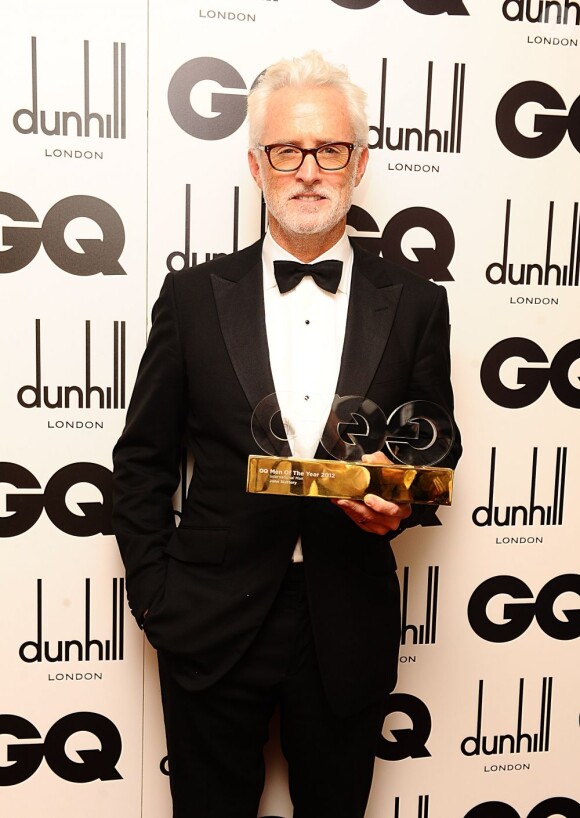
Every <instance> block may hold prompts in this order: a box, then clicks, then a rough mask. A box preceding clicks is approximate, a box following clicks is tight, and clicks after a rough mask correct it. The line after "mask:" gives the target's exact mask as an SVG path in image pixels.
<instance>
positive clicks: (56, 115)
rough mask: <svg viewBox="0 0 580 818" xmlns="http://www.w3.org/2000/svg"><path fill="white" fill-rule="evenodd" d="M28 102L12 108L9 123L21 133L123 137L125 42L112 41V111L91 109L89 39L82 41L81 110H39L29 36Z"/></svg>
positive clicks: (35, 62)
mask: <svg viewBox="0 0 580 818" xmlns="http://www.w3.org/2000/svg"><path fill="white" fill-rule="evenodd" d="M31 52H32V53H31V59H32V103H31V107H30V108H20V110H18V111H16V113H15V114H14V117H13V119H12V122H13V124H14V127H15V128H16V130H17V131H18V132H19V133H21V134H31V133H33V134H37V133H39V132H41V133H43V134H45V135H46V136H76V137H89V138H99V139H126V138H127V91H126V85H127V64H126V53H125V43H113V88H112V97H113V98H112V113H107V114H103V113H97V112H96V111H91V77H90V59H89V57H90V52H89V41H88V40H85V41H84V52H83V110H82V112H81V113H79V112H77V111H52V112H49V111H46V110H39V101H38V85H39V83H38V78H39V69H38V58H37V50H36V37H32V38H31Z"/></svg>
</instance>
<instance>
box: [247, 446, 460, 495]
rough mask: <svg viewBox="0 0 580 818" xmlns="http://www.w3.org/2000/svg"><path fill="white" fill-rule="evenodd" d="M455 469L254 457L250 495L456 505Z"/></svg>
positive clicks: (249, 461) (249, 475)
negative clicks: (376, 498) (374, 498)
mask: <svg viewBox="0 0 580 818" xmlns="http://www.w3.org/2000/svg"><path fill="white" fill-rule="evenodd" d="M452 489H453V469H444V468H441V469H440V468H437V467H436V466H399V465H391V464H388V465H375V464H371V463H359V462H357V463H349V462H344V461H342V460H302V459H301V458H298V457H289V458H288V457H286V458H280V457H271V456H262V455H250V456H249V458H248V477H247V483H246V491H248V492H252V493H254V494H281V495H285V496H291V497H334V498H337V499H347V500H362V499H363V497H364V496H365V494H376V495H377V496H379V497H382V498H383V499H384V500H390V501H391V502H393V503H428V504H432V505H444V506H449V505H451V494H452Z"/></svg>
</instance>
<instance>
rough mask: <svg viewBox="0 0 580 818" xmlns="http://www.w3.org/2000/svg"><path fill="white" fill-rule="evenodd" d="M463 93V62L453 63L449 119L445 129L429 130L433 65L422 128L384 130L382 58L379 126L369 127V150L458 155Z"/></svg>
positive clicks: (385, 83) (384, 106) (384, 88)
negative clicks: (374, 140)
mask: <svg viewBox="0 0 580 818" xmlns="http://www.w3.org/2000/svg"><path fill="white" fill-rule="evenodd" d="M464 91H465V63H455V65H454V69H453V88H452V92H451V98H452V101H451V120H450V124H449V128H448V129H447V130H443V131H440V130H437V129H436V128H432V127H431V106H432V97H433V62H429V66H428V69H427V99H426V103H425V119H424V123H423V125H422V126H419V127H412V128H394V127H392V126H390V125H387V126H386V127H385V122H386V117H387V110H386V98H387V59H386V58H385V59H383V66H382V74H381V107H380V113H379V125H378V126H376V125H371V126H370V127H369V131H370V132H371V134H376V137H377V139H376V142H374V144H373V142H372V141H371V140H369V148H379V149H383V148H386V150H389V151H410V150H412V151H423V152H427V151H432V150H435V151H436V152H437V153H460V151H461V133H462V129H463V102H464V99H463V98H464Z"/></svg>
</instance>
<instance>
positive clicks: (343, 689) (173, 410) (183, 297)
mask: <svg viewBox="0 0 580 818" xmlns="http://www.w3.org/2000/svg"><path fill="white" fill-rule="evenodd" d="M274 391H275V390H274V383H273V380H272V374H271V370H270V364H269V357H268V344H267V336H266V327H265V320H264V303H263V287H262V265H261V242H258V243H256V244H254V245H252V246H251V247H248V248H247V249H245V250H242V251H241V252H239V253H234V254H233V255H230V256H226V257H222V258H219V259H215V260H214V261H211V262H209V263H207V264H203V265H201V266H199V267H196V268H194V269H191V270H185V271H183V272H180V273H176V274H170V275H168V276H167V278H166V280H165V283H164V285H163V288H162V291H161V294H160V296H159V299H158V301H157V303H156V304H155V306H154V309H153V324H152V329H151V334H150V337H149V342H148V345H147V349H146V351H145V354H144V356H143V360H142V362H141V366H140V369H139V373H138V376H137V381H136V384H135V389H134V392H133V397H132V400H131V404H130V407H129V411H128V415H127V424H126V427H125V430H124V432H123V434H122V436H121V439H120V440H119V442H118V444H117V446H116V447H115V452H114V463H115V469H114V515H113V518H114V528H115V533H116V535H117V538H118V541H119V547H120V549H121V554H122V556H123V560H124V563H125V566H126V571H127V592H128V597H129V604H130V606H131V608H132V611H133V614H134V615H135V617H136V619H137V621H138V622H140V623H141V622H142V618H143V614H144V612H145V611H148V613H147V617H146V620H145V631H146V633H147V636H148V638H149V640H150V641H151V643H152V644H153V645H154V646H155V647H156V648H158V649H160V650H163V651H164V653H165V654H166V656H167V658H168V661H169V663H170V664H171V663H173V664H172V666H173V667H174V672H175V674H176V676H178V678H179V680H180V681H181V683H182V684H183V685H185V686H186V687H187V688H189V689H191V690H196V689H202V688H204V687H208V686H209V685H211V684H212V683H213V682H214V681H216V680H217V679H219V678H220V677H221V676H222V675H223V674H224V673H225V672H226V671H227V670H228V669H229V668H230V667H231V666H232V665H233V664H234V662H235V661H236V659H237V658H239V656H240V655H242V654H243V653H244V651H245V650H246V648H247V647H248V645H249V644H250V643H251V641H252V639H253V637H254V636H255V634H256V632H257V631H258V629H259V627H260V625H261V623H262V621H263V620H264V617H265V616H266V614H267V612H268V609H269V607H270V605H271V604H272V601H273V599H274V597H275V595H276V592H277V589H278V587H279V585H280V582H281V580H282V578H283V576H284V574H285V572H286V570H287V568H288V565H289V563H290V560H291V555H292V552H293V549H294V546H295V543H296V540H297V537H298V535H300V536H301V538H302V548H303V553H304V565H305V570H306V579H307V585H308V593H309V605H310V612H311V620H312V627H313V633H314V638H315V643H316V649H317V654H318V659H319V663H320V667H321V672H322V677H323V680H324V683H325V686H326V691H327V695H328V697H329V700H330V703H331V705H332V706H333V707H334V709H335V710H336V711H337V712H340V713H349V712H355V711H356V710H357V709H358V708H361V707H363V706H365V705H366V704H367V703H370V702H371V701H376V700H377V699H378V698H379V697H381V696H384V695H385V694H386V693H388V692H389V690H391V689H392V687H393V686H394V684H395V681H396V668H397V651H398V645H399V598H398V584H397V581H396V575H395V568H396V566H395V561H394V557H393V553H392V551H391V547H390V545H389V540H390V539H391V537H392V536H393V535H392V534H391V535H387V536H385V537H381V536H377V535H373V534H369V533H367V532H365V531H363V530H361V529H359V528H358V527H357V526H356V525H355V524H354V523H352V522H351V521H350V520H349V519H348V517H347V516H346V515H345V514H344V513H343V512H342V511H341V510H340V509H339V508H338V507H336V506H334V505H333V504H332V503H330V501H328V500H322V499H308V498H296V497H276V496H264V495H253V494H247V493H246V491H245V485H246V466H247V457H248V454H256V453H260V452H259V451H257V446H256V443H255V442H254V439H253V437H252V433H251V428H250V420H251V415H252V411H253V409H254V408H255V407H256V405H257V404H258V403H259V401H260V400H261V399H262V398H264V397H265V396H267V395H270V394H271V393H273V392H274ZM336 391H337V393H338V394H339V395H366V396H368V397H369V398H371V399H372V400H373V401H375V402H376V403H377V404H379V405H380V406H381V407H382V408H383V411H384V412H385V414H386V415H387V416H388V415H389V414H390V412H391V411H392V410H393V409H395V408H396V407H398V406H400V405H401V404H402V403H405V402H406V401H409V400H412V399H414V400H417V399H425V400H430V401H434V402H436V403H438V404H440V405H441V406H443V407H444V408H445V409H446V410H447V411H448V412H449V413H450V414H452V412H453V396H452V390H451V385H450V377H449V322H448V310H447V298H446V293H445V290H444V289H443V288H441V287H438V286H436V285H434V284H432V283H430V282H428V281H425V280H423V279H421V278H418V277H416V276H414V275H412V274H411V273H408V272H405V271H403V270H401V269H399V268H397V267H394V266H392V265H390V264H388V263H387V262H386V261H384V260H383V259H381V258H379V257H378V256H374V255H371V254H369V253H367V252H366V251H364V250H361V249H360V248H358V247H357V246H356V245H355V259H354V266H353V275H352V284H351V293H350V301H349V307H348V317H347V325H346V334H345V340H344V349H343V354H342V360H341V369H340V375H339V380H338V384H337V389H336ZM184 443H185V444H186V445H187V446H188V447H189V448H190V449H191V451H192V453H193V457H194V461H195V466H194V471H193V477H192V480H191V484H190V486H189V490H188V494H187V501H186V503H185V507H184V509H183V514H182V519H181V524H180V525H179V527H178V528H176V527H175V522H174V519H175V518H174V513H173V510H172V504H171V498H172V495H173V494H174V492H175V490H176V488H177V486H178V483H179V463H180V458H181V452H182V450H183V446H184ZM280 454H282V455H285V454H288V451H284V450H281V451H280ZM459 454H460V445H459V439H457V441H456V443H455V445H454V447H453V449H452V451H451V452H450V454H449V456H448V458H447V460H446V462H445V463H443V464H442V465H449V466H454V465H455V462H456V460H457V459H458V457H459ZM326 456H327V455H326ZM434 522H436V518H435V515H434V512H433V509H432V508H431V507H415V510H414V512H413V514H412V516H411V517H410V518H408V520H406V521H405V523H404V525H405V527H406V526H408V525H414V524H417V523H421V524H433V523H434Z"/></svg>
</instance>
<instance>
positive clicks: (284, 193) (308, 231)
mask: <svg viewBox="0 0 580 818" xmlns="http://www.w3.org/2000/svg"><path fill="white" fill-rule="evenodd" d="M349 170H350V173H349V175H348V177H347V178H346V179H345V180H344V184H343V185H342V186H341V187H332V186H330V185H329V186H326V185H325V184H324V182H320V181H319V180H318V181H316V182H315V183H314V184H313V185H311V186H308V185H304V184H301V183H298V182H297V183H296V185H295V186H294V187H282V189H280V188H278V187H277V186H276V185H275V184H273V183H272V177H270V176H267V177H266V178H263V179H262V192H263V194H264V200H265V202H266V206H267V208H268V213H269V214H270V216H271V217H273V218H274V219H275V220H276V221H277V222H278V224H279V225H280V227H281V228H282V230H283V231H284V232H286V233H291V234H294V235H299V236H311V235H315V234H316V233H327V232H328V231H329V230H332V228H333V227H336V225H337V224H338V223H339V222H340V221H342V219H344V218H345V216H346V214H347V213H348V210H349V208H350V206H351V202H352V196H353V191H354V180H355V173H356V167H355V166H354V165H353V167H352V168H351V169H349ZM299 196H310V197H312V196H318V197H321V198H322V199H324V202H325V203H324V205H323V206H322V207H321V208H320V210H319V209H318V208H316V209H315V208H314V207H313V205H312V204H311V203H309V202H308V201H304V202H301V200H300V199H299V198H296V197H299Z"/></svg>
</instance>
